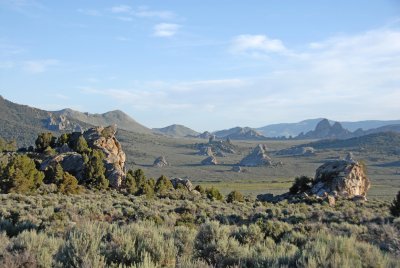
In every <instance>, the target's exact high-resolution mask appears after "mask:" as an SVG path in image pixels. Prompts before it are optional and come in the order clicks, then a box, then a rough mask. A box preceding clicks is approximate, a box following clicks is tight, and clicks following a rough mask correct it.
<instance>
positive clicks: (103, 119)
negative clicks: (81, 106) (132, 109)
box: [51, 109, 151, 133]
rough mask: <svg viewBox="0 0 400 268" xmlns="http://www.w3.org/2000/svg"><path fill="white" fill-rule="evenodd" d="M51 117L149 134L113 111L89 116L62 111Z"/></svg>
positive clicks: (126, 116) (141, 126)
mask: <svg viewBox="0 0 400 268" xmlns="http://www.w3.org/2000/svg"><path fill="white" fill-rule="evenodd" d="M51 114H52V116H53V117H56V118H57V117H58V118H67V119H68V120H71V119H74V120H77V121H80V122H84V123H86V124H89V125H92V126H108V125H117V126H118V128H119V129H123V130H127V131H131V132H136V133H151V130H150V129H149V128H147V127H145V126H143V125H141V124H140V123H138V122H136V121H135V120H134V119H132V118H131V117H130V116H129V115H127V114H126V113H124V112H122V111H120V110H115V111H110V112H106V113H103V114H90V113H82V112H78V111H74V110H71V109H64V110H61V111H55V112H51Z"/></svg>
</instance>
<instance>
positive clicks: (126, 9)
mask: <svg viewBox="0 0 400 268" xmlns="http://www.w3.org/2000/svg"><path fill="white" fill-rule="evenodd" d="M132 10H133V9H132V7H131V6H128V5H119V6H113V7H112V8H111V12H112V13H132Z"/></svg>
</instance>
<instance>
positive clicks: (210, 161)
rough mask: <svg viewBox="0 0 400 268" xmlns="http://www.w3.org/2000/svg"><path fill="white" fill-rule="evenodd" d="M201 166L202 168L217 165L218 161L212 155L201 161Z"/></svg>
mask: <svg viewBox="0 0 400 268" xmlns="http://www.w3.org/2000/svg"><path fill="white" fill-rule="evenodd" d="M201 164H202V165H203V166H210V165H218V161H217V159H216V158H215V156H213V155H212V156H209V157H207V158H206V159H204V160H203V161H201Z"/></svg>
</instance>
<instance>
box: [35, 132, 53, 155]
mask: <svg viewBox="0 0 400 268" xmlns="http://www.w3.org/2000/svg"><path fill="white" fill-rule="evenodd" d="M56 140H57V138H56V137H54V136H53V134H51V133H50V132H48V133H41V134H39V135H38V137H37V139H36V141H35V144H36V149H37V150H38V151H39V152H43V151H44V150H45V149H46V148H47V147H51V148H53V147H55V145H56Z"/></svg>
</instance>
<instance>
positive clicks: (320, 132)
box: [296, 119, 355, 139]
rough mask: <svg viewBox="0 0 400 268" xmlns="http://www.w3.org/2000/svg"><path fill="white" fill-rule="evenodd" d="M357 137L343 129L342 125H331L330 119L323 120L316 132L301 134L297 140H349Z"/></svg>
mask: <svg viewBox="0 0 400 268" xmlns="http://www.w3.org/2000/svg"><path fill="white" fill-rule="evenodd" d="M353 136H355V134H354V133H352V132H351V131H349V130H347V129H345V128H343V126H342V124H340V123H339V122H335V123H333V124H331V123H330V122H329V120H328V119H322V120H321V121H320V122H319V123H318V124H317V126H316V127H315V130H311V131H308V132H307V133H305V134H304V133H303V132H302V133H300V134H299V135H298V136H297V137H296V138H297V139H347V138H351V137H353Z"/></svg>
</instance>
